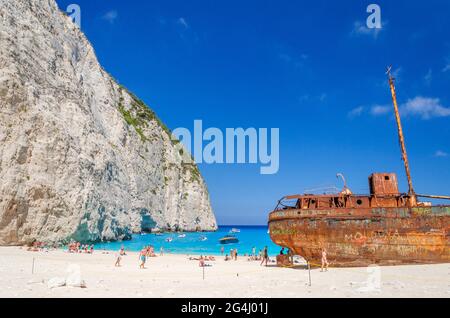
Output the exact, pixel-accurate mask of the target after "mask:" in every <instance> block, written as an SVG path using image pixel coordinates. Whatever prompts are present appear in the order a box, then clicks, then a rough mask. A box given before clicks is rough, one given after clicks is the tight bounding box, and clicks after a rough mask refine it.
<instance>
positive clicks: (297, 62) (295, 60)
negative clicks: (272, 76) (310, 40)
mask: <svg viewBox="0 0 450 318" xmlns="http://www.w3.org/2000/svg"><path fill="white" fill-rule="evenodd" d="M278 57H279V58H280V60H282V61H283V62H285V63H287V64H291V65H293V66H294V67H295V68H299V67H302V66H303V65H304V62H305V61H306V60H307V59H308V55H307V54H304V53H303V54H300V55H298V56H297V55H296V56H292V55H290V54H287V53H280V54H278Z"/></svg>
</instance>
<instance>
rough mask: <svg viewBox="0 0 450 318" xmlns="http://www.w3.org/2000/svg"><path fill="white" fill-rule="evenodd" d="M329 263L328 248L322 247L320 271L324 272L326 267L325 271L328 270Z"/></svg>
mask: <svg viewBox="0 0 450 318" xmlns="http://www.w3.org/2000/svg"><path fill="white" fill-rule="evenodd" d="M328 265H329V263H328V259H327V250H326V249H325V248H322V269H321V270H320V271H321V272H323V269H324V268H325V271H326V272H328Z"/></svg>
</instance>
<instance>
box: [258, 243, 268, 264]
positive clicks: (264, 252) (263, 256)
mask: <svg viewBox="0 0 450 318" xmlns="http://www.w3.org/2000/svg"><path fill="white" fill-rule="evenodd" d="M262 254H263V255H262V261H261V264H260V265H261V266H262V264H264V262H266V267H267V262H269V251H268V249H267V246H266V247H264V251H263V252H262Z"/></svg>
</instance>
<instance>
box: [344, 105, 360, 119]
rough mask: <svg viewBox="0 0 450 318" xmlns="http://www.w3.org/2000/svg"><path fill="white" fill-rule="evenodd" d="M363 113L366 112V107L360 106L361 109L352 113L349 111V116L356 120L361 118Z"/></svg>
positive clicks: (356, 109)
mask: <svg viewBox="0 0 450 318" xmlns="http://www.w3.org/2000/svg"><path fill="white" fill-rule="evenodd" d="M363 112H364V107H363V106H359V107H356V108H353V109H352V110H351V111H349V112H348V114H347V116H348V117H349V118H355V117H359V116H361V115H362V113H363Z"/></svg>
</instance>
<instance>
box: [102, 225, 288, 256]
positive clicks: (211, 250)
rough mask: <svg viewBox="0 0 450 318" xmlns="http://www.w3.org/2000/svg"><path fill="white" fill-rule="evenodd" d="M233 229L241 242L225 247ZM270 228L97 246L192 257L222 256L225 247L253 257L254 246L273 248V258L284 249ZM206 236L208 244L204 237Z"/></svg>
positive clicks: (164, 236)
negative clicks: (150, 248) (152, 249)
mask: <svg viewBox="0 0 450 318" xmlns="http://www.w3.org/2000/svg"><path fill="white" fill-rule="evenodd" d="M232 228H237V229H240V230H241V232H240V233H236V234H234V235H235V236H236V237H237V238H238V239H239V243H234V244H226V245H221V244H220V243H219V239H220V238H222V237H224V236H225V235H227V234H228V233H229V231H230V230H231V229H232ZM267 231H268V227H267V226H220V227H219V230H218V231H217V232H204V233H183V234H185V235H186V237H178V236H179V235H180V233H164V234H161V235H155V234H144V235H140V234H137V235H133V238H132V240H131V241H124V242H111V243H99V244H96V245H95V248H96V250H102V249H105V250H109V251H111V250H118V249H120V247H121V246H122V245H123V246H124V247H125V250H127V251H135V252H137V251H140V250H141V249H142V248H143V247H144V246H147V245H153V246H154V247H155V252H156V253H159V250H160V248H161V246H162V247H163V248H164V252H165V253H172V254H188V255H220V248H221V246H224V247H225V253H229V252H230V249H235V248H237V249H238V254H239V255H241V256H242V255H244V254H250V253H251V252H252V248H253V246H254V247H256V252H257V253H258V251H259V250H260V249H263V248H264V246H267V247H268V248H269V255H271V256H273V255H277V254H278V253H279V251H280V249H281V248H280V247H279V246H277V245H275V244H274V243H273V242H272V241H271V239H270V237H269V234H268V233H267ZM202 237H206V238H207V240H206V241H202V240H201V238H202ZM168 238H172V242H170V243H169V242H166V239H168Z"/></svg>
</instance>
